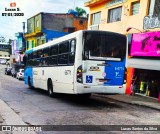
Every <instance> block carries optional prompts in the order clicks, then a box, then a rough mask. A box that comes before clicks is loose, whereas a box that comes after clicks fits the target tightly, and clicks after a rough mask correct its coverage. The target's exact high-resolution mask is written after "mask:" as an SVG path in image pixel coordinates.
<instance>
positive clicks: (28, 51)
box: [25, 48, 33, 54]
mask: <svg viewBox="0 0 160 134" xmlns="http://www.w3.org/2000/svg"><path fill="white" fill-rule="evenodd" d="M32 52H33V48H32V49H30V50H27V51H26V52H25V54H29V53H32Z"/></svg>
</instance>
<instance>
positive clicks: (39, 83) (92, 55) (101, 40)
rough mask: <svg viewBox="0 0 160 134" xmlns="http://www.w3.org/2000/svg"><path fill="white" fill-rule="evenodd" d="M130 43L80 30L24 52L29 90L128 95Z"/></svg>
mask: <svg viewBox="0 0 160 134" xmlns="http://www.w3.org/2000/svg"><path fill="white" fill-rule="evenodd" d="M126 50H127V39H126V36H125V35H122V34H119V33H113V32H107V31H100V30H80V31H77V32H74V33H71V34H68V35H65V36H63V37H60V38H57V39H55V40H52V41H49V42H47V43H45V44H43V45H40V46H37V47H34V48H32V49H30V50H27V51H26V52H25V56H24V60H25V64H26V67H25V71H24V81H25V84H27V85H28V86H29V88H33V87H34V88H41V89H44V90H47V91H48V93H49V96H52V95H53V94H54V93H66V94H79V95H85V94H86V95H87V94H88V95H90V94H91V93H109V94H123V93H125V88H123V85H124V77H125V66H126V52H127V51H126Z"/></svg>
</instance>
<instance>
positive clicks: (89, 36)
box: [83, 31, 126, 61]
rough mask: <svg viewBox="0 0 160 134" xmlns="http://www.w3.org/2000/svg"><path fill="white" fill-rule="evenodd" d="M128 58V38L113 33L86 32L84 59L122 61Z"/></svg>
mask: <svg viewBox="0 0 160 134" xmlns="http://www.w3.org/2000/svg"><path fill="white" fill-rule="evenodd" d="M125 56H126V36H124V35H120V34H117V33H112V32H103V31H85V33H84V55H83V57H84V59H85V60H87V59H96V60H114V61H121V60H123V59H124V58H125Z"/></svg>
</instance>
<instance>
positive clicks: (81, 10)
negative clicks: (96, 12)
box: [75, 7, 87, 17]
mask: <svg viewBox="0 0 160 134" xmlns="http://www.w3.org/2000/svg"><path fill="white" fill-rule="evenodd" d="M75 11H76V12H77V14H78V15H77V16H78V17H82V16H84V15H86V14H87V13H86V10H84V9H83V8H80V7H76V8H75Z"/></svg>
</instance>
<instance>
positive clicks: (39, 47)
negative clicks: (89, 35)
mask: <svg viewBox="0 0 160 134" xmlns="http://www.w3.org/2000/svg"><path fill="white" fill-rule="evenodd" d="M83 31H90V32H96V31H98V32H106V33H108V34H113V35H121V36H124V35H123V34H120V33H115V32H110V31H102V30H79V31H76V32H73V33H70V34H67V35H65V36H62V37H59V38H57V39H54V40H52V41H49V42H47V43H45V44H42V45H40V46H37V47H34V48H32V49H30V50H27V51H26V52H25V54H29V53H32V52H33V51H36V50H39V49H43V48H46V47H50V46H52V45H53V44H56V43H59V41H61V40H66V39H68V38H73V35H74V36H75V37H76V35H77V34H80V33H82V32H83Z"/></svg>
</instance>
